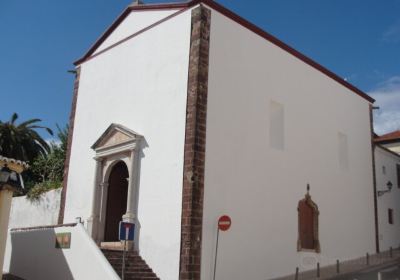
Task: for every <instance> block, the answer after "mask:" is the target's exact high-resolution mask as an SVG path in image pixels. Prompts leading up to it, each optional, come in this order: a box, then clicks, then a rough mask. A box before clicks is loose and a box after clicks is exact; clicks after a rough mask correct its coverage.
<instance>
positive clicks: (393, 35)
mask: <svg viewBox="0 0 400 280" xmlns="http://www.w3.org/2000/svg"><path fill="white" fill-rule="evenodd" d="M382 41H383V42H387V43H397V42H400V20H398V21H396V22H395V23H394V24H392V25H391V26H389V28H388V29H386V31H385V32H384V33H383V34H382Z"/></svg>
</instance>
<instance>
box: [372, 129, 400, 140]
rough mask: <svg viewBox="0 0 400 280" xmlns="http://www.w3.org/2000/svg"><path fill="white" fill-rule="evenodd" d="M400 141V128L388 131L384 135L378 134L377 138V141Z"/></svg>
mask: <svg viewBox="0 0 400 280" xmlns="http://www.w3.org/2000/svg"><path fill="white" fill-rule="evenodd" d="M395 141H400V130H396V131H393V132H390V133H386V134H384V135H381V136H378V137H376V138H375V142H377V143H382V142H395Z"/></svg>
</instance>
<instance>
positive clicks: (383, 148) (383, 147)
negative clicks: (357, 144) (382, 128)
mask: <svg viewBox="0 0 400 280" xmlns="http://www.w3.org/2000/svg"><path fill="white" fill-rule="evenodd" d="M376 146H377V147H379V148H381V149H382V150H384V151H385V152H388V153H389V154H391V155H393V156H396V157H397V158H399V159H400V155H399V154H398V153H396V152H393V151H392V150H389V149H388V148H386V147H385V146H383V145H381V144H376Z"/></svg>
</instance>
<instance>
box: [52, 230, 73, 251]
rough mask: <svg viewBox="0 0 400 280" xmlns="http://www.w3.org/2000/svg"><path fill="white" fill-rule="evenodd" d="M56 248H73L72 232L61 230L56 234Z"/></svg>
mask: <svg viewBox="0 0 400 280" xmlns="http://www.w3.org/2000/svg"><path fill="white" fill-rule="evenodd" d="M56 248H57V249H69V248H71V233H70V232H60V233H57V234H56Z"/></svg>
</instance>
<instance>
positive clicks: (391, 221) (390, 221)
mask: <svg viewBox="0 0 400 280" xmlns="http://www.w3.org/2000/svg"><path fill="white" fill-rule="evenodd" d="M388 218H389V224H391V225H393V209H391V208H389V209H388Z"/></svg>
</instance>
